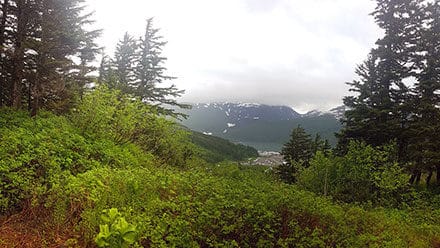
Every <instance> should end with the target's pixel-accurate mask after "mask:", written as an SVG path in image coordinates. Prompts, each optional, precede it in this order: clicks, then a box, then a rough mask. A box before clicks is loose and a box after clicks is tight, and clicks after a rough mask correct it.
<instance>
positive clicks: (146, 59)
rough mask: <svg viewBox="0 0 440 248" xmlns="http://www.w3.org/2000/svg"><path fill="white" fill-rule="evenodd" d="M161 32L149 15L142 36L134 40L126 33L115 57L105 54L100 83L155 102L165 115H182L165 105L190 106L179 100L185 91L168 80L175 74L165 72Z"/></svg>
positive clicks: (163, 43)
mask: <svg viewBox="0 0 440 248" xmlns="http://www.w3.org/2000/svg"><path fill="white" fill-rule="evenodd" d="M158 32H159V29H157V28H154V27H153V19H152V18H150V19H148V20H147V25H146V27H145V34H144V36H143V37H140V38H139V39H135V38H134V37H133V36H131V35H130V34H128V33H125V35H124V37H123V38H122V39H121V40H120V41H119V42H118V44H117V45H116V51H115V54H114V56H113V58H111V57H109V56H103V57H102V60H101V66H100V69H99V78H98V82H100V83H104V84H107V85H108V86H109V87H110V88H112V89H117V90H120V91H121V92H123V93H126V94H131V95H132V96H135V97H137V98H138V99H140V100H142V101H143V102H146V103H149V104H151V105H155V106H156V107H157V109H158V110H159V112H160V113H162V114H166V115H173V116H182V115H181V114H179V113H175V108H174V109H173V108H170V107H168V108H167V107H166V106H167V105H168V106H170V105H172V106H178V107H181V108H189V107H190V106H189V105H186V104H180V103H178V102H177V101H176V97H179V96H181V95H182V94H183V93H184V91H183V90H179V89H178V88H177V87H176V86H175V85H174V84H170V83H167V81H169V80H172V79H175V77H172V76H169V75H167V74H166V68H165V67H164V62H165V61H166V60H167V58H165V57H163V56H162V55H161V53H162V49H163V46H164V45H165V44H166V42H165V41H163V37H162V36H160V35H159V33H158ZM164 106H165V107H164Z"/></svg>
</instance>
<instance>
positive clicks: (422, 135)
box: [408, 1, 440, 185]
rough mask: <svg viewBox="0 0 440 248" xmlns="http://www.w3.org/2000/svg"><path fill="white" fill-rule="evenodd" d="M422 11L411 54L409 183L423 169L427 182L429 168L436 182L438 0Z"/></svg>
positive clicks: (439, 158)
mask: <svg viewBox="0 0 440 248" xmlns="http://www.w3.org/2000/svg"><path fill="white" fill-rule="evenodd" d="M422 13H423V14H424V17H423V18H422V19H423V20H425V21H426V22H424V23H425V26H423V28H422V29H421V31H420V33H421V36H420V37H419V39H418V45H417V56H415V59H414V61H415V68H416V70H415V73H414V74H413V75H414V77H415V78H416V79H417V81H416V83H415V87H414V89H413V92H414V97H413V99H412V101H411V103H412V111H413V115H412V119H411V124H410V129H409V131H408V133H409V140H410V145H409V154H410V158H411V159H412V161H414V165H413V166H412V167H411V170H412V173H413V176H412V177H411V183H414V182H418V181H419V180H420V177H421V175H420V174H421V173H422V172H427V173H428V177H427V179H426V183H427V185H429V183H430V180H431V176H432V174H433V171H434V170H436V171H437V183H438V184H440V154H439V150H440V136H439V131H440V110H439V108H438V106H439V105H440V92H439V91H440V2H439V1H436V2H433V3H428V4H427V5H425V6H424V8H423V11H422Z"/></svg>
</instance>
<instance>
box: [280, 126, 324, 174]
mask: <svg viewBox="0 0 440 248" xmlns="http://www.w3.org/2000/svg"><path fill="white" fill-rule="evenodd" d="M317 140H318V142H320V138H319V136H317ZM316 148H317V147H316V144H315V143H314V142H313V140H312V138H311V137H310V134H307V133H306V131H305V130H304V128H302V127H301V126H299V125H298V127H296V128H295V129H293V130H292V133H291V135H290V140H289V141H288V142H287V143H286V144H285V145H284V146H283V148H282V150H281V155H283V157H284V161H285V163H284V164H281V165H279V166H278V168H277V169H276V171H277V174H278V175H279V176H280V178H281V179H282V180H283V181H285V182H287V183H294V182H295V181H296V174H297V173H298V171H299V170H300V169H301V168H306V167H308V166H309V161H310V159H311V158H312V157H313V155H314V151H313V150H314V149H316Z"/></svg>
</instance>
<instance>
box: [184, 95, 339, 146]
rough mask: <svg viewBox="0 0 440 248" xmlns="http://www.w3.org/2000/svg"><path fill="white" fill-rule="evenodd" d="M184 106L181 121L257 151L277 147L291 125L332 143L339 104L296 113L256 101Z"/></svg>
mask: <svg viewBox="0 0 440 248" xmlns="http://www.w3.org/2000/svg"><path fill="white" fill-rule="evenodd" d="M192 106H193V108H192V109H190V110H185V111H184V113H186V114H188V118H187V119H185V120H182V124H183V125H185V126H187V127H189V128H190V129H193V130H196V131H198V132H201V133H203V134H205V135H207V136H218V137H222V138H226V139H229V140H231V141H233V142H235V143H242V144H246V145H250V146H253V147H255V148H257V149H258V150H260V151H279V150H280V149H281V147H282V146H283V144H285V143H286V142H287V140H288V139H289V135H290V133H291V131H292V129H293V128H295V127H297V126H298V125H301V126H302V127H304V128H305V129H306V130H307V131H308V132H309V133H310V134H311V135H315V134H319V135H321V136H322V137H323V138H326V139H328V140H329V141H330V143H331V144H333V145H334V144H335V142H336V137H335V135H334V133H335V132H337V131H338V130H339V129H340V121H339V118H340V117H341V116H342V115H343V112H344V110H345V108H344V107H343V106H341V107H336V108H332V109H330V110H328V111H318V110H314V111H310V112H308V113H306V114H299V113H298V112H297V111H295V110H294V109H292V108H290V107H287V106H281V105H278V106H276V105H265V104H258V103H230V102H214V103H197V104H192Z"/></svg>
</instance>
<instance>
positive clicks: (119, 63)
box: [113, 33, 138, 93]
mask: <svg viewBox="0 0 440 248" xmlns="http://www.w3.org/2000/svg"><path fill="white" fill-rule="evenodd" d="M137 60H138V44H137V41H136V40H135V39H134V38H133V37H132V36H131V35H129V34H128V33H125V35H124V38H123V39H122V40H120V41H119V42H118V44H117V45H116V52H115V58H114V60H113V70H114V73H115V74H116V77H117V79H116V80H117V83H116V84H115V85H113V86H115V88H117V89H119V90H121V91H122V92H124V93H134V90H133V87H134V83H135V80H136V75H135V71H134V70H135V67H136V62H137Z"/></svg>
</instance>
